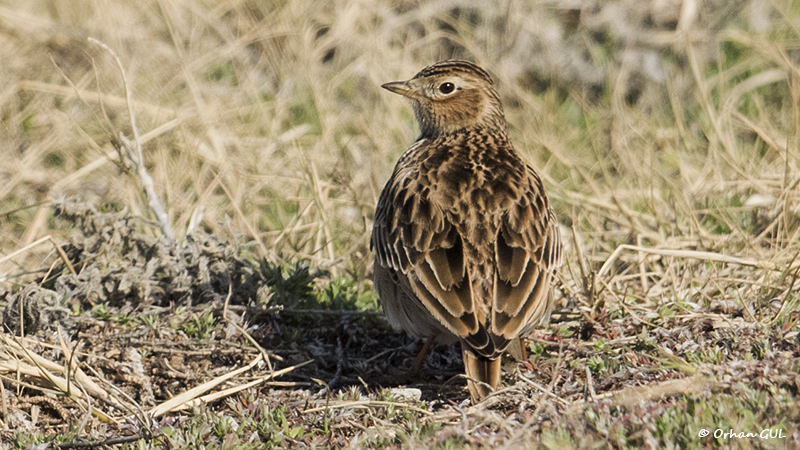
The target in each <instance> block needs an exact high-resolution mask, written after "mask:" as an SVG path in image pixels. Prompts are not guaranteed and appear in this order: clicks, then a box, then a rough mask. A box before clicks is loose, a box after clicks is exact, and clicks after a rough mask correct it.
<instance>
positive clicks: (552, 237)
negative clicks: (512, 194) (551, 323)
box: [491, 167, 562, 347]
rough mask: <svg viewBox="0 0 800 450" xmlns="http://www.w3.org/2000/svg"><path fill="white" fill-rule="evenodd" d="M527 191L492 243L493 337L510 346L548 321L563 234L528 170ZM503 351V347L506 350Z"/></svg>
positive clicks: (542, 188) (536, 179) (504, 219)
mask: <svg viewBox="0 0 800 450" xmlns="http://www.w3.org/2000/svg"><path fill="white" fill-rule="evenodd" d="M527 172H528V173H527V175H528V176H527V181H528V183H527V189H526V190H525V191H524V192H523V193H522V195H521V196H520V197H519V199H518V200H517V202H516V203H515V205H514V206H513V207H512V208H510V209H509V211H508V212H507V214H505V215H504V216H503V220H502V221H501V224H500V230H499V232H498V234H497V240H496V241H495V263H496V268H497V270H496V272H495V280H494V296H493V297H494V298H493V303H492V326H491V334H492V335H494V336H497V337H500V338H503V339H500V340H510V339H513V338H514V337H516V336H519V335H520V334H521V333H523V332H524V331H526V330H527V329H528V328H530V327H531V326H533V325H535V324H536V323H538V322H539V321H540V320H541V319H543V318H545V317H546V316H547V315H549V310H550V308H551V306H552V305H551V290H550V285H551V282H552V279H553V271H554V270H555V269H556V268H557V267H559V266H560V265H561V252H562V244H561V233H560V231H559V228H558V222H557V220H556V217H555V213H554V212H553V210H552V208H551V207H550V204H549V201H548V199H547V196H546V195H545V192H544V187H543V186H542V182H541V180H540V179H539V177H538V176H537V175H536V173H535V172H534V171H533V169H531V168H530V167H528V168H527ZM504 347H505V346H504Z"/></svg>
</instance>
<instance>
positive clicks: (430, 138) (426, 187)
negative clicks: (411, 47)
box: [372, 60, 562, 402]
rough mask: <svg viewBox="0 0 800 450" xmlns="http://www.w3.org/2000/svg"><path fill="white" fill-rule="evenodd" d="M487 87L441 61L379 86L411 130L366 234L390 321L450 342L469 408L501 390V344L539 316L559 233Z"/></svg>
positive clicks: (472, 71)
mask: <svg viewBox="0 0 800 450" xmlns="http://www.w3.org/2000/svg"><path fill="white" fill-rule="evenodd" d="M493 85H494V82H493V81H492V78H491V77H490V76H489V74H488V73H486V71H484V70H483V69H481V68H480V67H478V66H477V65H475V64H473V63H471V62H468V61H460V60H447V61H442V62H438V63H436V64H433V65H430V66H428V67H426V68H424V69H422V71H421V72H419V73H418V74H416V75H415V76H414V78H412V79H410V80H408V81H396V82H392V83H386V84H384V85H383V86H382V87H383V88H384V89H387V90H389V91H392V92H394V93H397V94H400V95H403V96H405V97H407V98H408V99H409V100H410V101H411V104H412V106H413V108H414V113H415V114H416V117H417V121H418V122H419V127H420V130H421V134H420V136H419V138H418V139H417V140H416V142H415V143H414V144H413V145H412V146H411V147H410V148H409V149H408V150H407V151H406V152H405V153H404V154H403V156H402V157H401V158H400V160H399V161H398V162H397V165H396V166H395V169H394V173H393V174H392V176H391V178H390V179H389V181H388V182H387V183H386V186H385V187H384V188H383V192H382V193H381V196H380V200H379V201H378V206H377V211H376V212H375V225H374V229H373V231H372V247H373V248H374V249H375V253H376V256H375V288H376V290H377V291H378V294H379V295H380V298H381V304H382V305H383V309H384V311H385V312H386V315H387V316H388V319H389V322H390V323H391V324H392V325H393V326H394V327H395V328H401V329H404V330H405V331H407V332H408V333H410V334H411V335H413V336H416V337H418V338H422V339H425V338H428V339H429V340H431V342H432V339H434V338H436V339H437V340H438V342H440V343H447V342H454V341H455V340H459V341H461V352H462V355H463V358H464V370H465V372H466V375H467V380H468V381H467V385H468V388H469V392H470V395H471V397H472V400H473V402H477V401H479V400H481V399H483V398H484V397H485V396H486V395H488V394H489V393H490V392H492V391H493V390H494V389H496V388H497V387H498V385H499V383H500V357H501V355H502V354H503V352H504V351H505V350H506V348H507V347H508V345H509V343H510V342H511V341H512V340H513V339H516V338H518V337H519V336H520V335H522V334H525V333H526V332H528V331H529V330H531V329H532V328H533V327H534V326H536V325H537V324H539V323H540V322H541V321H543V320H546V319H547V318H548V317H549V315H550V310H551V308H552V288H551V284H552V280H553V273H554V271H555V269H556V268H557V267H559V266H560V265H561V252H562V244H561V235H560V233H559V228H558V222H557V219H556V216H555V214H554V212H553V209H552V208H551V206H550V201H549V200H548V198H547V194H546V193H545V191H544V186H543V185H542V181H541V179H540V178H539V176H538V175H537V174H536V171H534V170H533V168H531V167H530V166H528V165H526V164H525V162H523V161H522V159H520V157H519V155H517V153H516V152H515V151H514V148H513V147H512V145H511V142H510V141H509V139H508V128H507V124H506V119H505V116H504V114H503V107H502V105H501V104H500V98H499V97H498V95H497V92H496V91H495V89H494V87H493Z"/></svg>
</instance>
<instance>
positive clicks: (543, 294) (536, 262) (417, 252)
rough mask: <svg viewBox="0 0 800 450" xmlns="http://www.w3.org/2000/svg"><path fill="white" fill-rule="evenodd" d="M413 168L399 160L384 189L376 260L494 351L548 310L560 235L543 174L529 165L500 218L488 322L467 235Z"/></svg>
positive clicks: (453, 326)
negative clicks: (517, 192) (477, 296)
mask: <svg viewBox="0 0 800 450" xmlns="http://www.w3.org/2000/svg"><path fill="white" fill-rule="evenodd" d="M407 154H408V153H407ZM413 170H415V169H414V165H413V164H404V160H403V159H401V161H400V162H399V163H398V165H397V168H396V169H395V173H394V174H393V175H392V178H391V179H390V180H389V182H388V183H387V185H386V187H385V188H384V190H383V192H382V193H381V197H380V200H379V202H378V208H377V211H376V213H375V224H374V228H373V234H372V246H373V248H374V249H375V252H376V262H377V263H378V264H381V265H382V266H384V267H388V268H391V269H392V270H394V271H396V272H397V275H398V276H399V277H401V278H402V281H403V284H406V283H407V285H409V286H410V287H411V290H412V291H413V293H414V294H415V296H416V298H417V299H418V300H419V301H420V302H421V303H422V304H423V305H424V306H425V308H426V309H427V310H428V311H430V313H431V314H432V315H433V316H434V317H435V318H436V319H437V320H438V321H439V322H440V323H441V324H442V325H444V326H445V327H446V328H447V329H448V330H449V331H450V332H452V333H453V334H455V335H456V336H458V337H460V338H462V339H464V341H466V343H468V344H469V346H470V347H472V348H473V349H474V350H475V352H476V353H477V354H479V355H481V356H484V357H489V358H496V357H497V356H499V354H500V353H502V352H503V351H504V350H505V348H506V347H507V345H508V342H509V340H511V339H513V338H514V337H516V336H518V335H519V333H520V332H521V331H524V330H525V329H526V328H527V327H528V326H529V325H530V324H531V323H532V322H533V321H535V320H537V319H539V318H541V317H542V316H544V315H545V313H546V311H547V307H548V303H549V302H548V298H549V297H548V296H549V290H550V289H549V286H550V281H551V278H552V271H553V269H554V268H555V267H556V266H557V265H560V260H561V240H560V236H559V233H558V227H557V223H556V220H555V215H554V214H553V212H552V210H551V209H550V206H549V204H548V201H547V197H545V196H544V190H543V187H542V184H541V181H540V180H539V178H538V177H537V176H536V174H535V173H534V172H533V170H532V169H530V168H527V171H528V173H527V175H528V176H526V177H524V179H525V180H526V182H527V188H525V189H523V191H522V192H521V193H520V194H521V195H519V196H518V197H517V201H516V202H515V203H514V205H513V207H512V208H511V210H509V211H507V212H506V213H505V214H504V215H503V216H502V220H501V221H500V228H499V229H498V230H497V237H496V239H495V244H494V247H495V258H494V265H495V270H494V272H495V280H494V281H493V285H494V293H493V299H492V302H491V321H489V320H487V318H486V317H485V316H484V314H485V313H484V312H483V310H482V309H481V308H478V307H476V305H477V303H476V301H475V300H476V299H475V298H474V295H473V294H474V293H473V283H472V279H473V277H472V274H470V273H469V270H470V265H469V264H467V261H466V260H465V257H464V238H463V237H462V236H461V235H460V234H459V233H458V230H457V228H456V226H454V224H452V223H450V221H449V220H448V219H447V216H446V215H445V214H444V212H443V211H442V210H441V209H440V208H439V207H437V206H436V205H435V204H434V203H433V202H432V201H431V199H430V194H431V192H430V189H429V188H428V187H427V186H425V185H424V184H422V182H421V181H420V177H417V176H415V175H416V174H415V173H414V172H413ZM487 301H488V299H487ZM487 327H489V328H490V329H487Z"/></svg>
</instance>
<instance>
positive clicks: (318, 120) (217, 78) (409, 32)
mask: <svg viewBox="0 0 800 450" xmlns="http://www.w3.org/2000/svg"><path fill="white" fill-rule="evenodd" d="M799 11H800V2H797V1H768V0H752V1H743V0H711V1H699V0H684V1H681V0H647V1H641V0H619V1H600V0H598V1H592V0H587V1H574V0H552V1H500V2H492V3H487V2H483V1H477V0H475V1H448V0H441V1H434V2H425V1H419V2H404V1H391V0H385V1H372V0H369V1H367V0H337V1H332V2H318V1H312V0H293V1H253V0H223V1H202V0H198V1H190V0H187V1H170V0H161V1H141V2H123V1H119V0H94V1H87V0H75V1H70V2H64V1H57V0H32V1H26V2H16V1H0V161H2V164H0V256H3V255H8V254H9V253H11V252H13V251H15V250H18V249H22V248H24V247H25V246H26V245H28V244H30V243H32V242H34V241H36V240H37V239H40V238H42V237H44V236H47V235H52V236H53V237H54V238H56V240H60V239H64V238H66V237H67V236H69V233H70V230H69V224H67V223H64V222H62V221H59V220H56V219H54V218H53V214H52V211H51V209H50V208H49V203H50V202H51V201H53V200H57V199H61V198H65V197H72V198H78V199H81V200H85V201H88V202H90V203H92V204H94V205H96V207H97V208H98V209H101V210H120V209H122V208H128V209H129V210H130V211H131V212H133V213H135V214H138V215H141V216H144V217H146V218H148V219H151V220H155V217H154V216H153V214H152V212H151V211H150V210H149V209H148V207H147V199H146V197H145V195H144V194H143V191H142V188H141V183H140V182H139V181H138V179H137V177H136V176H135V173H134V172H133V171H132V170H131V169H130V165H129V163H128V162H126V161H124V160H123V159H121V158H120V156H119V152H118V151H117V149H116V148H115V146H114V143H115V142H118V140H119V134H120V133H124V134H125V135H126V136H127V137H128V138H132V128H131V120H130V119H131V118H130V116H129V114H128V109H127V106H126V100H125V89H124V84H123V80H122V77H121V75H120V71H119V69H118V67H117V64H116V62H115V61H114V59H113V57H111V56H110V55H109V53H108V52H106V51H105V50H103V49H102V48H101V47H99V46H98V45H96V44H93V43H91V42H89V41H88V40H87V39H88V38H89V37H92V38H95V39H97V40H99V41H102V42H104V43H105V44H107V45H108V46H109V47H110V48H112V49H114V50H115V51H116V52H117V53H118V55H119V57H120V60H121V63H122V65H123V66H124V68H125V70H126V73H127V78H128V82H129V83H130V86H131V95H132V99H133V109H134V110H135V112H136V122H137V125H138V128H139V131H140V134H141V141H142V143H143V148H144V155H145V160H146V165H147V167H148V169H149V171H150V173H151V174H152V176H153V178H154V181H155V187H156V189H157V192H158V194H159V197H160V198H161V201H162V202H163V203H164V205H165V207H166V209H167V212H168V215H169V221H170V223H171V224H172V227H173V228H174V230H175V234H176V235H177V236H178V237H180V236H183V235H185V234H186V233H187V231H188V230H189V229H190V224H191V225H192V226H196V227H199V228H203V229H205V230H207V231H209V232H211V233H214V234H216V235H218V236H221V237H222V238H223V239H225V240H228V241H231V242H239V243H246V242H251V243H252V252H254V254H256V255H258V256H259V257H265V258H267V259H268V260H270V261H274V262H276V263H280V264H291V263H294V262H296V261H301V260H303V261H309V262H310V264H311V265H312V266H315V267H320V268H324V269H328V270H330V271H332V272H333V273H335V274H339V275H343V276H347V277H350V278H352V279H353V280H359V281H363V280H368V279H369V278H370V275H369V273H370V266H371V256H370V252H369V249H368V246H369V234H370V230H371V223H372V214H373V212H374V205H375V203H376V201H377V197H378V193H379V192H380V189H381V188H382V186H383V183H385V181H386V180H387V179H388V177H389V175H390V173H391V170H392V167H393V165H394V163H395V161H396V160H397V158H398V157H399V156H400V155H401V154H402V152H403V151H404V150H405V149H406V148H407V146H408V145H409V144H410V143H411V142H412V141H413V140H414V139H415V137H416V133H417V131H418V130H417V126H416V123H415V120H414V117H413V113H412V111H411V108H410V107H409V105H408V104H406V103H405V102H404V100H403V99H402V98H401V97H399V96H396V95H392V94H390V93H388V92H385V91H383V90H382V89H380V87H379V86H380V85H381V84H382V83H384V82H387V81H393V80H400V79H407V78H410V77H411V76H413V75H414V74H415V73H416V72H417V71H418V70H420V69H421V68H422V67H424V66H425V65H427V64H430V63H433V62H435V61H438V60H441V59H446V58H453V57H457V58H466V59H470V60H472V61H475V62H477V63H478V64H480V65H482V66H483V67H485V68H486V69H487V70H488V71H489V72H490V73H491V74H492V75H493V77H494V78H495V81H496V84H497V88H498V90H499V92H500V95H501V98H502V100H503V102H504V104H505V108H506V114H507V118H508V121H509V125H510V132H511V137H512V140H513V142H514V143H515V146H516V148H517V149H518V150H519V152H520V153H521V154H522V156H523V158H524V159H525V160H526V161H527V162H528V163H529V164H531V165H533V166H534V167H536V168H537V170H538V171H539V173H540V174H541V175H542V177H543V179H544V181H545V184H546V187H547V189H548V191H549V192H550V195H551V198H552V201H553V203H554V205H555V207H556V209H557V213H558V216H559V219H560V221H561V222H562V224H563V225H564V226H565V227H566V229H565V236H566V240H567V241H569V246H570V250H569V252H570V253H569V256H568V264H567V266H566V267H565V270H564V273H565V274H566V275H565V276H567V277H569V276H570V274H572V275H574V274H578V273H581V274H583V275H585V273H584V272H581V271H580V270H579V267H578V266H580V265H581V264H586V265H587V266H586V267H580V269H581V270H583V269H586V270H596V269H597V268H598V267H599V265H600V264H602V262H603V261H605V260H606V259H607V258H608V257H609V255H610V254H611V253H612V252H613V251H614V249H615V248H617V246H619V245H620V244H624V243H628V244H636V245H641V246H649V247H657V248H661V249H691V250H708V251H715V252H721V253H727V254H735V255H741V256H747V257H752V258H755V259H758V260H768V261H773V262H776V263H781V262H784V261H788V260H790V259H791V258H792V255H793V254H795V252H796V243H797V231H798V226H797V225H798V221H797V214H798V206H797V197H798V195H797V190H796V185H797V183H798V181H800V178H798V172H797V166H798V145H797V144H798V139H800V134H799V133H798V131H800V111H798V97H800V85H798V81H799V80H800V78H798V71H797V61H798V58H800V53H799V50H798V48H800V34H799V33H798V32H799V31H800V15H798V12H799ZM150 232H152V233H154V234H157V233H158V229H157V228H152V230H151V231H150ZM51 251H52V246H45V245H42V246H38V247H34V248H31V249H30V250H26V251H25V252H23V253H22V254H20V255H18V256H15V257H14V258H11V259H10V260H8V261H5V262H3V263H2V265H1V266H0V273H2V274H5V275H4V276H3V277H2V278H1V279H0V280H1V281H0V283H3V284H4V285H5V287H6V288H8V287H13V286H14V285H18V284H19V283H22V282H23V281H24V280H25V277H20V275H21V274H25V273H27V272H29V271H36V270H40V269H41V270H46V266H47V264H44V263H43V261H44V260H45V257H46V255H48V254H49V253H51ZM578 256H580V258H578ZM619 260H620V261H623V260H624V258H620V259H619ZM42 265H44V266H45V267H44V269H42V268H41V267H40V266H42ZM661 267H662V270H660V271H659V274H657V275H654V274H653V273H652V271H650V270H649V269H648V268H644V267H635V272H631V273H634V274H638V275H637V276H640V277H641V278H642V286H641V287H647V285H648V284H649V282H653V281H654V282H656V284H657V283H658V282H660V280H662V279H663V278H662V277H663V276H664V274H666V273H668V270H666V269H664V268H663V267H664V266H661ZM619 270H624V267H622V266H620V269H619ZM675 277H678V275H674V274H673V277H672V278H671V279H672V280H675V279H678V278H675ZM580 278H581V277H579V276H575V277H574V279H575V280H576V281H575V283H576V284H575V286H577V287H575V289H576V290H577V289H579V286H580V284H581V282H580V281H578V280H580ZM648 280H649V281H648ZM367 283H368V282H367ZM650 293H653V295H658V294H657V293H655V292H653V291H648V296H649V295H650Z"/></svg>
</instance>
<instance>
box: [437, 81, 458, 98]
mask: <svg viewBox="0 0 800 450" xmlns="http://www.w3.org/2000/svg"><path fill="white" fill-rule="evenodd" d="M455 89H456V85H455V84H453V83H450V82H449V81H448V82H447V83H442V84H440V85H439V92H441V93H442V94H445V95H446V94H449V93H451V92H453V91H454V90H455Z"/></svg>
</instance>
